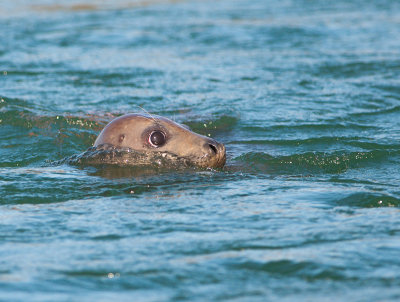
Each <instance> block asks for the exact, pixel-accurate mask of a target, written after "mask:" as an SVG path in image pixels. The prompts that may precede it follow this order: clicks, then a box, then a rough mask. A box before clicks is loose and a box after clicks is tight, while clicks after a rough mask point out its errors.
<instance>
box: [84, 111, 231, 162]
mask: <svg viewBox="0 0 400 302" xmlns="http://www.w3.org/2000/svg"><path fill="white" fill-rule="evenodd" d="M79 158H80V160H79V162H87V163H89V164H90V163H92V164H96V163H99V164H100V163H105V164H107V163H110V164H119V165H130V166H134V165H144V164H155V163H157V164H158V165H162V164H167V165H168V164H172V165H175V166H176V165H178V166H180V165H191V166H197V167H202V168H222V167H223V166H224V164H225V161H226V153H225V146H224V145H223V144H221V143H218V142H217V141H215V140H214V139H211V138H208V137H205V136H203V135H200V134H197V133H194V132H192V131H190V130H189V129H187V128H186V127H184V126H182V125H180V124H178V123H175V122H173V121H171V120H169V119H167V118H165V117H161V116H153V115H144V114H126V115H123V116H121V117H118V118H116V119H114V120H113V121H111V122H110V123H109V124H108V125H107V126H106V127H105V128H104V129H103V130H102V131H101V133H100V134H99V136H98V137H97V139H96V141H95V142H94V146H93V147H92V148H90V149H89V150H88V151H86V152H85V153H84V154H83V156H80V157H79ZM82 159H85V161H81V160H82Z"/></svg>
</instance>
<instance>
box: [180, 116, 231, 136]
mask: <svg viewBox="0 0 400 302" xmlns="http://www.w3.org/2000/svg"><path fill="white" fill-rule="evenodd" d="M238 121H239V119H238V118H237V117H234V116H228V115H222V116H220V117H218V118H216V119H213V120H212V119H208V120H202V121H185V122H184V124H185V125H187V126H189V127H190V129H191V130H192V131H194V132H197V133H200V134H202V135H206V136H213V135H214V134H215V133H217V132H224V131H230V130H232V129H233V127H234V126H235V125H236V124H237V122H238Z"/></svg>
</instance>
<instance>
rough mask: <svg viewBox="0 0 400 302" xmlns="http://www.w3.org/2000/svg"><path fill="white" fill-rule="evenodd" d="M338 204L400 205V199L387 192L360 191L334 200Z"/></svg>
mask: <svg viewBox="0 0 400 302" xmlns="http://www.w3.org/2000/svg"><path fill="white" fill-rule="evenodd" d="M333 203H334V204H336V205H338V206H350V207H360V208H377V207H399V206H400V199H399V198H396V197H394V196H391V195H387V194H378V193H369V192H359V193H354V194H351V195H348V196H346V197H343V198H338V199H336V200H334V201H333Z"/></svg>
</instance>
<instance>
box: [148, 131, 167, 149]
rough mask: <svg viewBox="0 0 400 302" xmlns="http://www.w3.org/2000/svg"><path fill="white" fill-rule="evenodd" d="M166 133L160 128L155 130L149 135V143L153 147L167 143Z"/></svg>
mask: <svg viewBox="0 0 400 302" xmlns="http://www.w3.org/2000/svg"><path fill="white" fill-rule="evenodd" d="M165 141H166V139H165V134H164V133H163V132H161V131H159V130H156V131H153V132H152V133H150V136H149V143H150V145H152V146H153V147H161V146H162V145H164V144H165Z"/></svg>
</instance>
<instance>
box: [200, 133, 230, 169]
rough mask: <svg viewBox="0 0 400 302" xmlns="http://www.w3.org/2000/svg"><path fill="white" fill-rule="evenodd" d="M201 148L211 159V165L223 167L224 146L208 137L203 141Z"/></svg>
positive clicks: (224, 158) (224, 157)
mask: <svg viewBox="0 0 400 302" xmlns="http://www.w3.org/2000/svg"><path fill="white" fill-rule="evenodd" d="M203 148H204V149H205V150H206V153H207V155H208V156H209V158H210V160H211V161H212V164H211V166H212V167H216V168H220V167H223V166H224V164H225V160H226V153H225V146H224V145H223V144H221V143H218V142H217V141H215V140H213V139H211V138H209V139H207V141H206V142H205V143H204V145H203Z"/></svg>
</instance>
